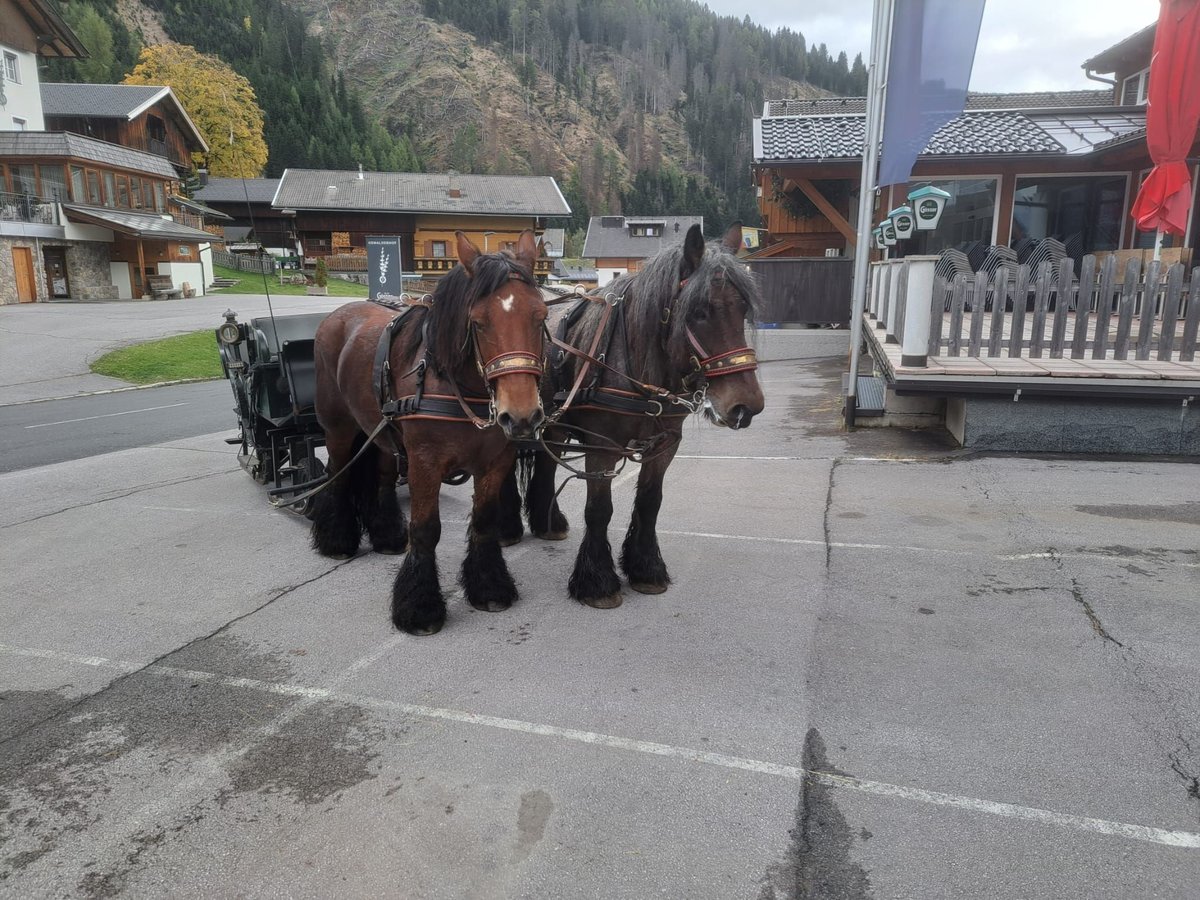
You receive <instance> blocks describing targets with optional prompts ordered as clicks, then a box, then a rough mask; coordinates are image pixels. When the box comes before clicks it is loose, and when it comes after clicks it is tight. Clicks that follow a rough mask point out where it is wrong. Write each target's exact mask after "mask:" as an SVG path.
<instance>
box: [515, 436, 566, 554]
mask: <svg viewBox="0 0 1200 900" xmlns="http://www.w3.org/2000/svg"><path fill="white" fill-rule="evenodd" d="M522 465H529V463H527V462H522ZM556 468H557V467H556V466H555V463H554V460H553V459H551V458H550V454H548V453H546V451H544V450H539V451H537V453H536V454H535V455H534V459H533V463H532V469H533V471H532V473H531V474H530V475H529V482H528V485H527V486H526V488H525V516H526V518H528V519H529V530H530V531H531V532H533V534H534V535H535V536H537V537H540V538H541V539H542V540H544V541H565V540H566V539H567V532H568V531H569V530H570V525H569V524H568V523H567V517H566V516H564V515H563V514H562V511H561V510H560V509H559V508H558V500H557V499H556V498H555V496H554V472H555V470H556Z"/></svg>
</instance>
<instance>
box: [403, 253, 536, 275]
mask: <svg viewBox="0 0 1200 900" xmlns="http://www.w3.org/2000/svg"><path fill="white" fill-rule="evenodd" d="M456 265H458V260H457V259H455V258H454V257H452V256H418V257H417V258H416V259H414V260H413V268H412V271H414V272H416V273H417V274H418V275H424V276H432V277H434V278H436V277H437V276H439V275H443V274H445V273H446V272H449V271H450V270H451V269H453V268H454V267H455V266H456ZM552 271H554V260H552V259H550V258H548V257H542V258H541V259H537V260H534V263H533V274H534V276H535V277H537V278H544V277H545V276H547V275H549V274H550V273H551V272H552Z"/></svg>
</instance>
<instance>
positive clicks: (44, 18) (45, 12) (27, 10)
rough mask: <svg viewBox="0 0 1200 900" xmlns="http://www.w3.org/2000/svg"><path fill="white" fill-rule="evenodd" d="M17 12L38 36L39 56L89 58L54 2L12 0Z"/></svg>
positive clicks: (44, 0)
mask: <svg viewBox="0 0 1200 900" xmlns="http://www.w3.org/2000/svg"><path fill="white" fill-rule="evenodd" d="M11 2H12V4H13V5H14V6H15V7H16V8H17V12H19V13H20V14H21V17H22V18H24V19H25V21H26V22H27V23H28V24H29V27H30V29H31V30H32V31H33V33H34V34H36V35H37V36H38V48H37V55H38V56H53V57H61V58H67V59H87V58H88V56H89V55H90V54H89V53H88V51H87V48H86V47H84V46H83V44H82V43H81V42H80V40H79V37H78V36H77V35H76V34H75V32H74V31H72V30H71V26H70V25H68V24H67V23H66V21H65V20H64V19H63V17H62V16H60V15H59V14H58V10H56V9H55V8H54V4H53V3H49V2H47V0H11Z"/></svg>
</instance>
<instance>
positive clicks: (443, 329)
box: [403, 250, 537, 377]
mask: <svg viewBox="0 0 1200 900" xmlns="http://www.w3.org/2000/svg"><path fill="white" fill-rule="evenodd" d="M472 271H473V273H474V274H473V275H468V274H467V270H466V269H465V268H463V265H462V263H459V264H458V265H456V266H455V267H454V268H453V269H451V270H450V271H449V272H448V273H447V274H445V275H443V276H442V277H441V278H439V279H438V283H437V287H436V288H434V291H433V300H432V302H431V303H430V305H429V308H428V309H425V310H423V315H422V316H421V318H420V320H419V321H421V322H424V323H425V325H424V327H421V328H418V327H415V325H414V327H410V328H409V329H408V333H407V335H406V336H405V340H404V344H403V348H404V349H403V354H404V357H405V358H406V359H414V360H415V359H416V354H417V352H418V350H419V349H420V347H421V343H422V341H424V340H425V339H426V338H428V344H427V345H426V347H425V352H426V354H427V356H428V358H429V361H430V365H431V366H432V367H433V370H434V372H436V373H437V374H438V375H442V376H444V377H451V376H454V375H455V374H458V373H459V372H460V370H462V369H463V368H465V367H467V366H468V364H471V365H470V368H471V369H472V370H473V368H474V366H473V363H474V359H473V356H472V354H473V352H474V351H473V350H472V348H471V345H470V337H469V331H468V325H469V323H470V321H471V308H472V307H473V306H474V305H475V304H476V303H477V302H478V301H479V300H480V298H482V297H486V296H487V295H488V294H492V293H495V292H496V291H498V290H500V288H501V287H502V286H503V285H504V283H505V282H506V281H508V280H509V279H515V280H518V281H522V282H524V283H525V284H528V285H530V286H532V287H535V288H536V286H537V282H536V281H535V280H534V277H533V273H532V272H531V271H530V270H529V269H528V268H527V267H525V266H523V265H521V264H520V263H519V262H518V261H517V260H516V258H515V257H513V256H512V255H511V254H510V253H508V252H507V251H503V250H502V251H499V252H497V253H487V254H480V255H479V256H477V257H476V258H475V262H474V264H473V265H472ZM415 318H416V317H414V319H415Z"/></svg>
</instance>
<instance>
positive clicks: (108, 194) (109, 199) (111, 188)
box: [104, 172, 117, 206]
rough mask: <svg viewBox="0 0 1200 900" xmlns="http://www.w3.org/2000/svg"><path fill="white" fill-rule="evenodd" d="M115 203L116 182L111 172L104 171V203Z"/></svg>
mask: <svg viewBox="0 0 1200 900" xmlns="http://www.w3.org/2000/svg"><path fill="white" fill-rule="evenodd" d="M116 204H117V182H116V179H115V178H113V173H112V172H105V173H104V205H105V206H116Z"/></svg>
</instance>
